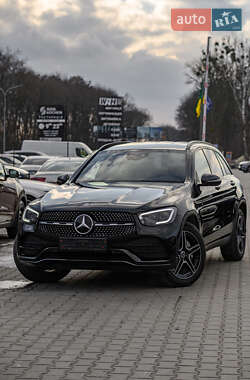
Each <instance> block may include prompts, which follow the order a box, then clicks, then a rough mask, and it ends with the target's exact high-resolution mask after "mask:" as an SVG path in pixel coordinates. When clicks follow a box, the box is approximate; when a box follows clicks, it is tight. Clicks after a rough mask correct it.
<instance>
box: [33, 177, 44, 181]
mask: <svg viewBox="0 0 250 380" xmlns="http://www.w3.org/2000/svg"><path fill="white" fill-rule="evenodd" d="M30 179H33V180H35V181H41V182H45V181H46V178H44V177H31V178H30Z"/></svg>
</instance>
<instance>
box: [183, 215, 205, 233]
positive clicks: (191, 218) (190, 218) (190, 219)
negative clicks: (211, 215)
mask: <svg viewBox="0 0 250 380" xmlns="http://www.w3.org/2000/svg"><path fill="white" fill-rule="evenodd" d="M185 223H191V224H193V225H194V226H195V227H196V228H197V229H198V230H199V231H201V222H200V218H199V216H198V214H197V213H196V212H195V211H189V212H187V213H186V214H185V216H184V218H183V222H182V227H183V226H184V225H185Z"/></svg>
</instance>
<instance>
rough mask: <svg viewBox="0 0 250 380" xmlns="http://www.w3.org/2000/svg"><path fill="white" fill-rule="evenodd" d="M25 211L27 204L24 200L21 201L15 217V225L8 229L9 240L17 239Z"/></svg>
mask: <svg viewBox="0 0 250 380" xmlns="http://www.w3.org/2000/svg"><path fill="white" fill-rule="evenodd" d="M24 209H25V203H24V201H23V200H21V201H20V203H19V206H18V212H17V215H16V217H15V221H14V224H13V225H12V226H11V227H7V228H6V230H7V234H8V237H9V239H15V237H16V234H17V231H18V222H19V220H20V219H21V217H22V215H23V212H24Z"/></svg>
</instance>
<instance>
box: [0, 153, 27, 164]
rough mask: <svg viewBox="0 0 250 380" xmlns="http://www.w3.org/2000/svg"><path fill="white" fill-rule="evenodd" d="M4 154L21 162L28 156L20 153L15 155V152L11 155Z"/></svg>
mask: <svg viewBox="0 0 250 380" xmlns="http://www.w3.org/2000/svg"><path fill="white" fill-rule="evenodd" d="M4 154H8V155H9V156H11V157H14V158H16V159H17V160H19V161H21V162H23V161H24V160H25V158H26V156H24V155H23V154H18V153H14V152H10V153H8V152H5V153H4Z"/></svg>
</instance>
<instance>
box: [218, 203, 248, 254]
mask: <svg viewBox="0 0 250 380" xmlns="http://www.w3.org/2000/svg"><path fill="white" fill-rule="evenodd" d="M245 248H246V217H245V214H244V212H243V211H242V210H241V209H239V210H238V212H237V215H236V219H235V223H234V228H233V232H232V235H231V239H230V241H229V243H227V244H226V245H223V246H222V247H220V250H221V254H222V257H223V259H224V260H225V261H240V260H241V259H242V258H243V256H244V253H245Z"/></svg>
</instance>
